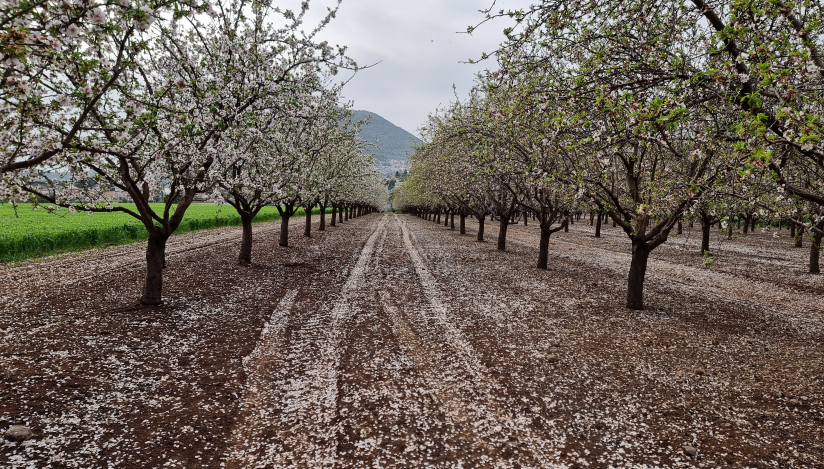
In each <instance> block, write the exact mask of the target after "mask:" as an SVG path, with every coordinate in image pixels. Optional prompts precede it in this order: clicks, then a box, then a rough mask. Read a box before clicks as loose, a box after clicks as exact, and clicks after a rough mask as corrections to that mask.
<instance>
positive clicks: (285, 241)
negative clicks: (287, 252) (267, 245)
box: [278, 215, 289, 247]
mask: <svg viewBox="0 0 824 469" xmlns="http://www.w3.org/2000/svg"><path fill="white" fill-rule="evenodd" d="M278 246H283V247H288V246H289V217H287V216H283V215H281V216H280V239H279V240H278Z"/></svg>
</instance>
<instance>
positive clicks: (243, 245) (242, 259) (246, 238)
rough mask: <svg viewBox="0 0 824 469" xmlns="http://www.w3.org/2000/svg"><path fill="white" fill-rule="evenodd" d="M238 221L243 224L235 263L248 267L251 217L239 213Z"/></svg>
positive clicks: (244, 213) (250, 247)
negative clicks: (238, 252)
mask: <svg viewBox="0 0 824 469" xmlns="http://www.w3.org/2000/svg"><path fill="white" fill-rule="evenodd" d="M240 221H241V223H242V224H243V237H242V239H241V242H240V254H239V255H238V257H237V261H238V264H241V265H250V264H251V263H252V215H251V214H250V213H246V212H240Z"/></svg>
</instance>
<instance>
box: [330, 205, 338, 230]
mask: <svg viewBox="0 0 824 469" xmlns="http://www.w3.org/2000/svg"><path fill="white" fill-rule="evenodd" d="M337 218H338V215H337V207H335V205H334V204H332V217H331V218H330V219H329V226H336V225H335V222H336V221H337Z"/></svg>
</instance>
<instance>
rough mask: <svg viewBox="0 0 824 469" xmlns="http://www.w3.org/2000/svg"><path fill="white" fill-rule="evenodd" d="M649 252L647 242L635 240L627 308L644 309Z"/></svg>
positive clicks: (630, 268)
mask: <svg viewBox="0 0 824 469" xmlns="http://www.w3.org/2000/svg"><path fill="white" fill-rule="evenodd" d="M649 253H650V250H649V247H648V246H647V245H646V243H641V242H636V241H633V243H632V263H631V264H630V267H629V282H628V286H627V308H629V309H634V310H643V309H644V277H645V276H646V274H647V262H648V261H649Z"/></svg>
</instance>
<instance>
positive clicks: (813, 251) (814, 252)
mask: <svg viewBox="0 0 824 469" xmlns="http://www.w3.org/2000/svg"><path fill="white" fill-rule="evenodd" d="M816 227H817V228H818V229H819V230H820V229H822V228H824V222H819V223H818V224H817V225H816ZM821 238H822V236H821V235H820V234H818V233H816V232H815V231H813V240H812V242H811V243H810V273H811V274H820V273H821V267H819V265H818V259H819V257H820V256H821Z"/></svg>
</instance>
